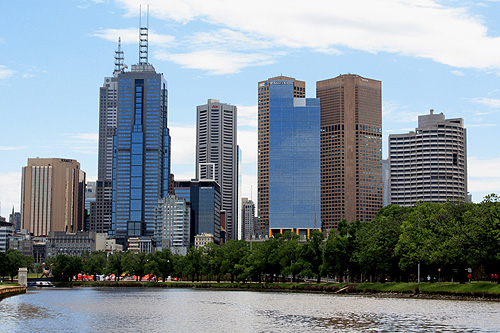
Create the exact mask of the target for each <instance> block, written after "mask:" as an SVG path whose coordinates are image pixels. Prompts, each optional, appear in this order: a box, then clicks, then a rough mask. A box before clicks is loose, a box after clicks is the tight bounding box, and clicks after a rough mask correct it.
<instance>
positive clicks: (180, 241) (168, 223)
mask: <svg viewBox="0 0 500 333" xmlns="http://www.w3.org/2000/svg"><path fill="white" fill-rule="evenodd" d="M190 221H191V208H190V207H189V204H188V203H187V202H186V200H185V199H184V198H180V197H177V196H176V195H169V196H168V197H166V198H163V199H160V201H159V202H158V207H157V208H156V218H155V230H154V239H155V241H156V248H157V249H158V250H160V251H161V250H165V249H171V250H172V251H173V252H174V253H176V252H177V251H178V250H181V251H182V249H187V248H189V246H190V244H189V241H190V240H189V236H190Z"/></svg>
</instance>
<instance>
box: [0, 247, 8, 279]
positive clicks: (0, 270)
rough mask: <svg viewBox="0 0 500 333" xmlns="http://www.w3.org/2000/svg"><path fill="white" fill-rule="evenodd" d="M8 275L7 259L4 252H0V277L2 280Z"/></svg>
mask: <svg viewBox="0 0 500 333" xmlns="http://www.w3.org/2000/svg"><path fill="white" fill-rule="evenodd" d="M8 274H9V258H8V257H7V254H5V253H4V252H0V276H1V277H2V278H3V277H4V276H7V275H8Z"/></svg>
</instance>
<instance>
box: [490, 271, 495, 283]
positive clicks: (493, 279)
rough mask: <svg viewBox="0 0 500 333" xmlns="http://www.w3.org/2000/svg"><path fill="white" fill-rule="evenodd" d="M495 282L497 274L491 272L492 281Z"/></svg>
mask: <svg viewBox="0 0 500 333" xmlns="http://www.w3.org/2000/svg"><path fill="white" fill-rule="evenodd" d="M493 282H495V274H493V273H491V283H493Z"/></svg>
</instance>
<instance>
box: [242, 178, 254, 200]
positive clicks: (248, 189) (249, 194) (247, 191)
mask: <svg viewBox="0 0 500 333" xmlns="http://www.w3.org/2000/svg"><path fill="white" fill-rule="evenodd" d="M241 182H242V183H243V188H242V190H241V196H242V197H244V198H248V199H251V198H252V199H253V202H255V203H257V175H255V174H246V173H243V174H242V175H241Z"/></svg>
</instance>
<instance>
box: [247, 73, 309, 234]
mask: <svg viewBox="0 0 500 333" xmlns="http://www.w3.org/2000/svg"><path fill="white" fill-rule="evenodd" d="M280 80H281V81H283V80H287V81H292V82H293V97H295V98H305V96H306V84H305V82H304V81H299V80H295V79H294V78H291V77H286V76H277V77H274V78H270V79H268V80H266V81H260V82H259V83H258V96H259V100H258V102H259V103H258V111H259V118H258V122H259V131H258V164H257V177H258V182H257V223H256V227H255V232H256V235H258V236H259V237H262V236H267V234H268V231H269V112H270V82H271V81H280Z"/></svg>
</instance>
